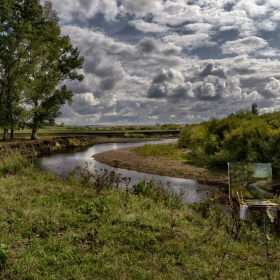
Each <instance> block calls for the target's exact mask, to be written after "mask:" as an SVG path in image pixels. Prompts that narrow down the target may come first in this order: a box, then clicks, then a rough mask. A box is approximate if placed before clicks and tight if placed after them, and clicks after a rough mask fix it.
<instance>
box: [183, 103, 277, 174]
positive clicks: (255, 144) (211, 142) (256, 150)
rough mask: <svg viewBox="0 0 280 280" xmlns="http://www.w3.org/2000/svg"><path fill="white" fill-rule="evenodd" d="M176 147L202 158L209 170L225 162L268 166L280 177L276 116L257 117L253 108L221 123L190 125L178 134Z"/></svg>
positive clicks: (218, 121)
mask: <svg viewBox="0 0 280 280" xmlns="http://www.w3.org/2000/svg"><path fill="white" fill-rule="evenodd" d="M179 144H180V145H181V146H182V147H188V148H190V149H192V150H193V151H194V152H195V153H196V154H197V155H200V156H202V157H204V158H205V160H206V162H208V164H209V165H210V166H213V167H219V168H224V169H226V168H227V163H228V162H262V163H272V167H273V171H274V175H280V160H279V159H280V112H275V113H269V114H263V115H258V107H257V104H255V103H253V104H252V108H251V110H249V109H247V110H240V111H238V112H236V113H234V114H230V115H229V116H227V117H225V118H223V119H216V118H212V119H211V120H210V121H208V122H203V123H200V124H192V125H188V126H187V127H185V128H183V129H182V130H181V132H180V138H179Z"/></svg>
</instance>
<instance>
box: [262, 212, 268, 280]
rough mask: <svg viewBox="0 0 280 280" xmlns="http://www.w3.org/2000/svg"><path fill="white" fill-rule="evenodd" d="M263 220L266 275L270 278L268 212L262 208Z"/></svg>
mask: <svg viewBox="0 0 280 280" xmlns="http://www.w3.org/2000/svg"><path fill="white" fill-rule="evenodd" d="M262 220H263V235H264V247H265V261H266V277H267V279H268V280H270V276H269V272H268V262H269V260H268V256H269V255H268V244H267V237H266V213H265V209H263V210H262Z"/></svg>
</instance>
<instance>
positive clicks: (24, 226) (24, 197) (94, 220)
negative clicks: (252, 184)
mask: <svg viewBox="0 0 280 280" xmlns="http://www.w3.org/2000/svg"><path fill="white" fill-rule="evenodd" d="M20 162H21V161H20ZM147 183H150V182H147ZM142 186H144V184H142ZM141 189H143V188H141V187H140V190H139V189H138V194H137V195H127V193H129V194H130V191H129V190H128V191H123V190H120V189H118V190H108V189H106V191H102V192H101V193H100V194H99V195H96V192H95V191H94V189H93V188H92V187H85V186H84V185H83V184H81V182H79V181H75V180H72V179H71V180H70V179H69V180H67V179H59V178H56V177H54V176H52V175H50V174H47V173H43V172H39V171H38V170H37V169H35V168H34V167H32V166H27V167H23V169H22V172H20V173H18V174H10V175H9V176H6V177H3V178H1V183H0V201H1V215H0V225H1V242H0V243H2V245H0V279H9V280H17V279H81V278H82V279H93V276H94V279H155V280H159V279H160V280H162V279H193V280H201V279H214V278H215V277H216V274H217V270H218V268H219V266H220V263H221V260H222V257H223V253H224V248H225V244H226V242H227V238H228V233H229V230H230V226H231V224H232V218H231V217H230V215H226V214H225V213H224V212H223V211H222V207H221V205H220V204H219V203H218V202H217V200H214V201H213V202H212V205H211V202H209V203H208V206H207V207H205V209H208V210H209V211H208V210H205V213H207V218H206V217H202V215H201V212H197V211H196V210H190V209H185V208H183V207H181V208H180V209H176V208H175V207H174V206H172V205H170V204H169V203H167V204H166V205H167V206H168V207H165V204H164V203H163V202H162V201H164V199H163V198H164V195H163V193H164V192H163V190H159V194H155V197H156V198H158V199H157V201H158V203H155V202H154V201H153V199H152V198H150V196H149V195H148V194H147V192H146V193H145V192H144V193H145V194H147V196H146V195H145V197H144V195H141V193H143V192H142V191H141ZM132 191H133V190H132ZM151 193H152V195H154V194H153V191H151V192H150V194H151ZM278 202H279V198H278ZM197 205H198V204H197ZM267 229H268V232H269V234H270V230H272V226H269V225H268V227H267ZM239 231H240V232H239V234H238V235H236V228H235V229H234V237H236V238H232V239H231V242H230V247H229V254H230V255H231V256H236V257H239V256H241V257H242V258H243V259H244V260H247V261H248V262H251V263H254V264H257V266H250V265H246V264H244V262H240V261H239V260H236V259H234V258H230V259H229V258H226V259H225V261H224V263H223V266H222V270H221V272H220V275H219V278H220V279H264V278H265V275H266V271H265V258H264V257H263V250H262V241H263V234H262V231H261V223H259V220H257V219H255V220H254V221H252V222H249V223H247V222H246V223H245V222H244V223H241V227H240V229H239ZM272 233H273V231H272ZM270 236H272V235H271V234H270ZM279 244H280V243H279V236H276V237H275V238H274V239H273V240H271V241H269V254H270V258H269V272H270V277H271V279H278V278H279V261H278V255H279Z"/></svg>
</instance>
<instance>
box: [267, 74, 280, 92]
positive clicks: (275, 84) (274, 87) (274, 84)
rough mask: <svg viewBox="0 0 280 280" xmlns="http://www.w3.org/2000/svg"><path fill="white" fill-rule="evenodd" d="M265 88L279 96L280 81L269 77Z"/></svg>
mask: <svg viewBox="0 0 280 280" xmlns="http://www.w3.org/2000/svg"><path fill="white" fill-rule="evenodd" d="M265 89H266V90H268V91H269V92H270V93H272V94H273V95H275V96H280V81H278V80H277V79H275V78H274V77H271V78H270V81H269V83H267V84H266V85H265Z"/></svg>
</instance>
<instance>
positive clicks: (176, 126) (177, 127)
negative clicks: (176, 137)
mask: <svg viewBox="0 0 280 280" xmlns="http://www.w3.org/2000/svg"><path fill="white" fill-rule="evenodd" d="M160 127H161V128H162V129H171V130H173V129H174V130H180V129H181V126H180V125H179V124H175V123H169V124H163V125H161V126H160Z"/></svg>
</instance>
